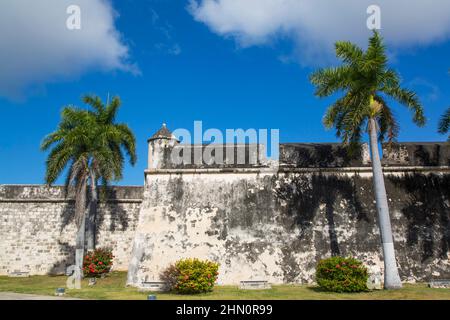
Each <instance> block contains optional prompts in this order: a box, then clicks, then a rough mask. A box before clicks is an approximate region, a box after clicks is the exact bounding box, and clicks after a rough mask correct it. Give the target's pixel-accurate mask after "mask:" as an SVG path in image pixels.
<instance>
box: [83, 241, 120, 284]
mask: <svg viewBox="0 0 450 320" xmlns="http://www.w3.org/2000/svg"><path fill="white" fill-rule="evenodd" d="M113 258H114V256H113V254H112V249H109V248H98V249H95V250H94V251H89V252H88V253H87V254H86V255H85V256H84V260H83V272H84V276H85V277H89V278H93V277H94V278H95V277H100V276H101V275H102V274H106V273H108V272H109V271H110V270H111V267H112V264H113Z"/></svg>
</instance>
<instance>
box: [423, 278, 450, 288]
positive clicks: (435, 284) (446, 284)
mask: <svg viewBox="0 0 450 320" xmlns="http://www.w3.org/2000/svg"><path fill="white" fill-rule="evenodd" d="M428 287H429V288H439V289H444V288H445V289H448V288H450V280H448V279H442V280H431V281H430V282H429V283H428Z"/></svg>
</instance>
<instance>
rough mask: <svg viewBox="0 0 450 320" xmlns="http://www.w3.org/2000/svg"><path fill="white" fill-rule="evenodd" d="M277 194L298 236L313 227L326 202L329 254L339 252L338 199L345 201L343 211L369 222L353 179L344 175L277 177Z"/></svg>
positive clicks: (303, 234) (338, 253) (302, 235)
mask: <svg viewBox="0 0 450 320" xmlns="http://www.w3.org/2000/svg"><path fill="white" fill-rule="evenodd" d="M280 181H281V183H280V185H279V187H278V188H277V189H276V191H275V193H276V197H277V198H278V199H279V200H283V201H285V202H286V204H287V206H286V214H287V215H288V216H291V217H293V218H294V223H295V224H297V225H298V226H299V228H300V230H301V231H302V232H301V237H304V236H305V231H306V230H307V229H310V228H312V226H313V221H314V217H315V216H316V214H317V213H318V212H320V206H321V205H322V204H324V205H325V208H324V209H325V216H326V220H327V224H328V232H329V239H330V250H331V254H332V255H334V256H336V255H340V254H341V250H340V247H339V242H338V237H337V234H336V224H335V210H336V206H339V202H340V201H339V200H346V202H347V207H346V208H345V211H346V212H348V213H349V214H350V215H352V216H353V217H355V218H356V219H358V220H365V221H368V220H369V219H368V216H367V214H366V210H364V208H363V207H362V205H361V203H360V201H359V199H358V196H357V191H356V187H355V182H354V181H353V180H352V179H350V178H347V177H336V176H324V175H321V174H317V175H312V176H306V175H296V176H293V177H288V178H287V179H285V180H283V179H281V180H280Z"/></svg>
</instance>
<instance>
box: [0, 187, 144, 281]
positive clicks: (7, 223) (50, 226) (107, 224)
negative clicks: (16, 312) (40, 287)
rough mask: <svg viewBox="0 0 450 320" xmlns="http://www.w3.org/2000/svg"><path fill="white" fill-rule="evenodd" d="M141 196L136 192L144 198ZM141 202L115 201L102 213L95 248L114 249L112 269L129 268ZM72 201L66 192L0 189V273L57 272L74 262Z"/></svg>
mask: <svg viewBox="0 0 450 320" xmlns="http://www.w3.org/2000/svg"><path fill="white" fill-rule="evenodd" d="M137 191H138V192H137V193H136V192H133V194H137V195H138V196H141V195H140V194H139V190H137ZM139 207H140V199H114V201H111V200H110V201H108V202H107V203H104V204H101V205H100V206H99V210H98V213H99V214H98V220H99V230H98V233H97V235H98V238H97V245H98V246H99V247H102V246H109V247H112V248H113V249H114V256H115V259H114V268H115V269H118V270H126V269H127V267H128V262H129V256H130V251H131V244H132V241H133V238H134V231H135V225H136V220H137V216H138V212H139ZM73 211H74V210H73V202H71V201H68V200H67V199H65V198H64V192H63V188H60V187H54V188H48V187H45V186H0V275H7V274H8V273H10V272H14V271H24V272H29V273H30V274H36V275H42V274H48V273H50V274H59V273H64V272H65V268H66V267H67V266H69V265H71V264H72V263H73V254H74V246H75V234H76V227H75V224H74V223H73V222H72V219H71V218H72V217H73Z"/></svg>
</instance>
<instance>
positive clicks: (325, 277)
mask: <svg viewBox="0 0 450 320" xmlns="http://www.w3.org/2000/svg"><path fill="white" fill-rule="evenodd" d="M368 278H369V274H368V272H367V268H366V267H365V266H364V265H363V263H362V262H361V261H359V260H357V259H354V258H344V257H332V258H328V259H324V260H321V261H319V263H318V265H317V268H316V282H317V284H318V285H319V287H320V288H322V289H324V290H326V291H333V292H361V291H367V290H368V288H367V279H368Z"/></svg>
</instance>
